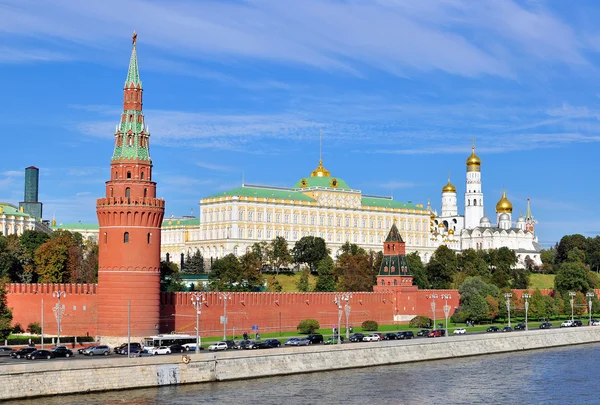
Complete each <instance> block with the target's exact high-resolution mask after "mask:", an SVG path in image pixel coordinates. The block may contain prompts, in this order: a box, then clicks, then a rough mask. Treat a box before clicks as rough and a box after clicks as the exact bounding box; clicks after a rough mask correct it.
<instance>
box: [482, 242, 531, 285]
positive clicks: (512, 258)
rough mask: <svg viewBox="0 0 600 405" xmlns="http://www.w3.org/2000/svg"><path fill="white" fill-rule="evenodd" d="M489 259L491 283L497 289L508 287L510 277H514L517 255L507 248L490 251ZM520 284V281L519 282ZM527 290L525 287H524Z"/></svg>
mask: <svg viewBox="0 0 600 405" xmlns="http://www.w3.org/2000/svg"><path fill="white" fill-rule="evenodd" d="M489 258H490V261H491V265H492V267H493V272H492V278H491V281H492V283H493V284H495V285H496V286H497V287H498V288H506V287H508V286H509V285H510V280H511V275H512V276H513V280H514V275H515V271H514V270H515V266H516V264H517V255H516V254H515V252H514V250H511V249H509V248H507V247H501V248H500V249H496V250H490V252H489ZM519 283H522V280H519ZM525 288H527V287H525Z"/></svg>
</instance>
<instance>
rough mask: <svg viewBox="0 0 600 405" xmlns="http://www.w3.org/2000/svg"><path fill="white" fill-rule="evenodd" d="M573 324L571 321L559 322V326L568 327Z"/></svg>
mask: <svg viewBox="0 0 600 405" xmlns="http://www.w3.org/2000/svg"><path fill="white" fill-rule="evenodd" d="M571 326H573V321H564V322H563V323H561V324H560V327H561V328H569V327H571Z"/></svg>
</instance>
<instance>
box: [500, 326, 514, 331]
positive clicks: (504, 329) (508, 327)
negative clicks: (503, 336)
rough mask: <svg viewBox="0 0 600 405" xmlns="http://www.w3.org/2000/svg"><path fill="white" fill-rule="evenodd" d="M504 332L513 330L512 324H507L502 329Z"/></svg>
mask: <svg viewBox="0 0 600 405" xmlns="http://www.w3.org/2000/svg"><path fill="white" fill-rule="evenodd" d="M501 331H502V332H512V331H513V328H511V327H510V326H505V327H504V328H502V329H501Z"/></svg>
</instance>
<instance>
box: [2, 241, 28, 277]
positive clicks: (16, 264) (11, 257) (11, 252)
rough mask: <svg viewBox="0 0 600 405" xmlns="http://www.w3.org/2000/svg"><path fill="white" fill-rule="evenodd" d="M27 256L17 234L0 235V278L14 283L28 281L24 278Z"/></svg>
mask: <svg viewBox="0 0 600 405" xmlns="http://www.w3.org/2000/svg"><path fill="white" fill-rule="evenodd" d="M26 256H27V255H26V252H25V251H24V249H23V248H22V246H21V244H20V241H19V237H18V236H17V235H14V234H13V235H8V236H6V237H5V236H2V235H0V279H2V280H5V281H7V282H13V283H21V282H27V281H26V280H23V273H24V264H25V263H26Z"/></svg>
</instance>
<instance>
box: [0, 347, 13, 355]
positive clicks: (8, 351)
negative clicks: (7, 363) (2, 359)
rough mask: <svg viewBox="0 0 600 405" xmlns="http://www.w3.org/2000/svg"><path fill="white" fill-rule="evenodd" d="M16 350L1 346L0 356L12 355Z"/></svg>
mask: <svg viewBox="0 0 600 405" xmlns="http://www.w3.org/2000/svg"><path fill="white" fill-rule="evenodd" d="M14 351H15V349H13V348H12V347H0V356H10V355H11V354H12V353H14Z"/></svg>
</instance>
